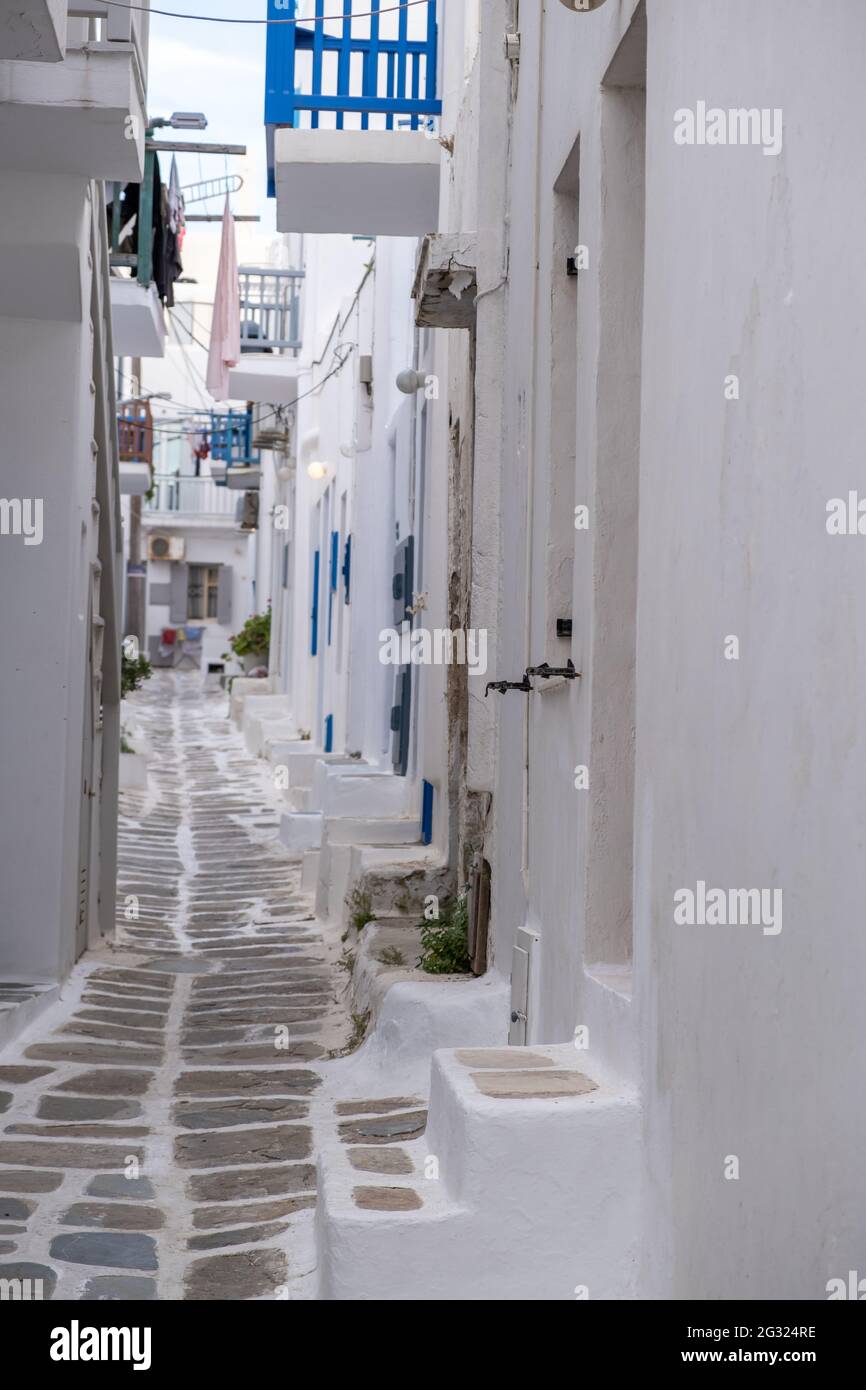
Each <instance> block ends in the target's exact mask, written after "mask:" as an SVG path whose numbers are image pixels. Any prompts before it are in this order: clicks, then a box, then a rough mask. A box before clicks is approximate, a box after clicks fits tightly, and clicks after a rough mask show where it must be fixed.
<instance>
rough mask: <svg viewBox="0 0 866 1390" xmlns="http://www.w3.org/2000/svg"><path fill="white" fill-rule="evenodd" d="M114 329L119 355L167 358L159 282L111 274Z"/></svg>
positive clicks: (112, 326)
mask: <svg viewBox="0 0 866 1390" xmlns="http://www.w3.org/2000/svg"><path fill="white" fill-rule="evenodd" d="M109 288H110V293H111V332H112V337H113V339H114V351H115V353H116V355H117V356H118V357H164V356H165V318H164V317H163V312H162V305H161V304H160V302H159V295H158V294H157V292H156V285H147V286H144V285H139V283H138V281H137V280H126V279H121V278H120V276H119V275H112V277H111V280H110V282H109Z"/></svg>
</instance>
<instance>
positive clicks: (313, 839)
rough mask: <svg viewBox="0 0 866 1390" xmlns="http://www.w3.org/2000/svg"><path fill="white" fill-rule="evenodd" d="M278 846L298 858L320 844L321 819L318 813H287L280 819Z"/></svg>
mask: <svg viewBox="0 0 866 1390" xmlns="http://www.w3.org/2000/svg"><path fill="white" fill-rule="evenodd" d="M279 839H280V844H281V845H283V846H284V848H285V849H287V850H288V851H289V853H290V854H291V855H293V856H294V857H296V858H300V857H301V856H302V855H303V854H304V853H305V851H306V850H309V849H318V848H319V846H320V844H321V842H322V817H321V815H320V813H319V812H318V811H288V812H286V814H285V815H283V816H281V817H280V834H279Z"/></svg>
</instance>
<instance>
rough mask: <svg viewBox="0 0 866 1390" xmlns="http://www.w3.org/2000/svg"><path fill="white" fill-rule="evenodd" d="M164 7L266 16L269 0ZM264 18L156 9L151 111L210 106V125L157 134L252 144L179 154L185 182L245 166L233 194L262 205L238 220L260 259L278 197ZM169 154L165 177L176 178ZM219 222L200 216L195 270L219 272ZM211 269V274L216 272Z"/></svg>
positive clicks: (248, 249)
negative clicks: (270, 173)
mask: <svg viewBox="0 0 866 1390" xmlns="http://www.w3.org/2000/svg"><path fill="white" fill-rule="evenodd" d="M155 3H156V6H157V8H158V9H165V10H174V11H178V12H183V13H192V14H210V15H213V16H216V17H221V18H228V17H232V16H234V17H243V18H254V17H257V16H261V17H262V18H264V17H265V15H266V13H267V6H266V4H265V0H155ZM266 35H267V29H266V27H265V26H264V25H252V24H214V23H209V22H202V21H197V20H184V19H172V18H169V17H167V16H164V15H157V14H152V15H151V19H150V57H149V77H148V114H149V115H151V116H170V115H171V113H172V112H173V111H203V112H204V114H205V115H206V116H207V118H208V128H207V130H206V131H202V132H200V133H199V132H195V131H162V132H159V133H158V136H157V138H159V139H165V138H177V139H179V140H187V139H189V140H207V141H214V142H216V143H219V144H231V145H244V144H245V145H246V146H247V151H248V153H247V156H246V158H240V157H238V156H233V155H228V156H224V155H216V154H211V155H179V156H178V169H179V172H180V181H181V184H191V183H197V182H200V181H201V180H203V179H212V178H219V177H220V176H221V175H223V174H226V173H230V174H240V175H241V176H242V177H243V179H244V187H243V189H242V190H241V192H240V193H239V194H238V195H237V196H236V197H235V198H234V199H233V203H232V205H233V208H234V211H235V212H241V213H259V214H260V215H261V217H262V222H261V224H260V225H258V226H256V224H244V223H240V224H238V228H237V231H238V258H239V260H241V261H245V262H248V263H249V262H253V263H255V262H256V261H257V260H258V259H259V253H260V251H261V249H262V248H263V246H266V245H267V244H268V242H270V241H271V240H272V239H273V237H274V234H275V209H276V204H275V202H274V201H273V199H269V198H268V197H267V171H266V160H265V127H264V101H265V44H266ZM168 172H169V167H168V162H167V163H166V165H165V166H164V167H163V168H162V177H163V179H164V180H166V181H167V179H168ZM189 211H190V212H222V201H221V200H220V199H217V200H216V201H214V202H211V203H196V204H194V205H191V206H190V208H189ZM219 234H220V228H219V224H213V225H211V224H208V223H192V224H191V225H190V227H189V229H188V232H187V239H186V245H185V248H184V263H185V268H186V271H187V273H188V274H191V275H198V276H201V277H202V278H203V279H210V278H212V274H213V271H214V270H215V265H216V258H217V256H218V254H219ZM208 270H210V274H208V273H207V272H208Z"/></svg>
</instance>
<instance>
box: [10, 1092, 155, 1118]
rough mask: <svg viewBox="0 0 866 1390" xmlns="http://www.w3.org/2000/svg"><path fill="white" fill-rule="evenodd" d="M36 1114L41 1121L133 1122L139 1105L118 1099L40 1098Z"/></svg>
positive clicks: (137, 1113) (139, 1112)
mask: <svg viewBox="0 0 866 1390" xmlns="http://www.w3.org/2000/svg"><path fill="white" fill-rule="evenodd" d="M36 1114H37V1115H38V1116H39V1118H40V1119H41V1120H134V1119H136V1118H137V1117H138V1116H139V1115H140V1114H141V1105H140V1104H139V1102H138V1101H137V1100H123V1099H121V1098H120V1097H109V1098H101V1097H91V1096H87V1097H81V1098H79V1097H77V1096H42V1097H40V1100H39V1105H38V1107H37V1110H36Z"/></svg>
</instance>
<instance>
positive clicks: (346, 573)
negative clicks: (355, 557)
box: [343, 536, 352, 603]
mask: <svg viewBox="0 0 866 1390" xmlns="http://www.w3.org/2000/svg"><path fill="white" fill-rule="evenodd" d="M351 587H352V537H351V536H347V537H346V548H345V550H344V551H343V602H344V603H348V602H349V593H350V591H351Z"/></svg>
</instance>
